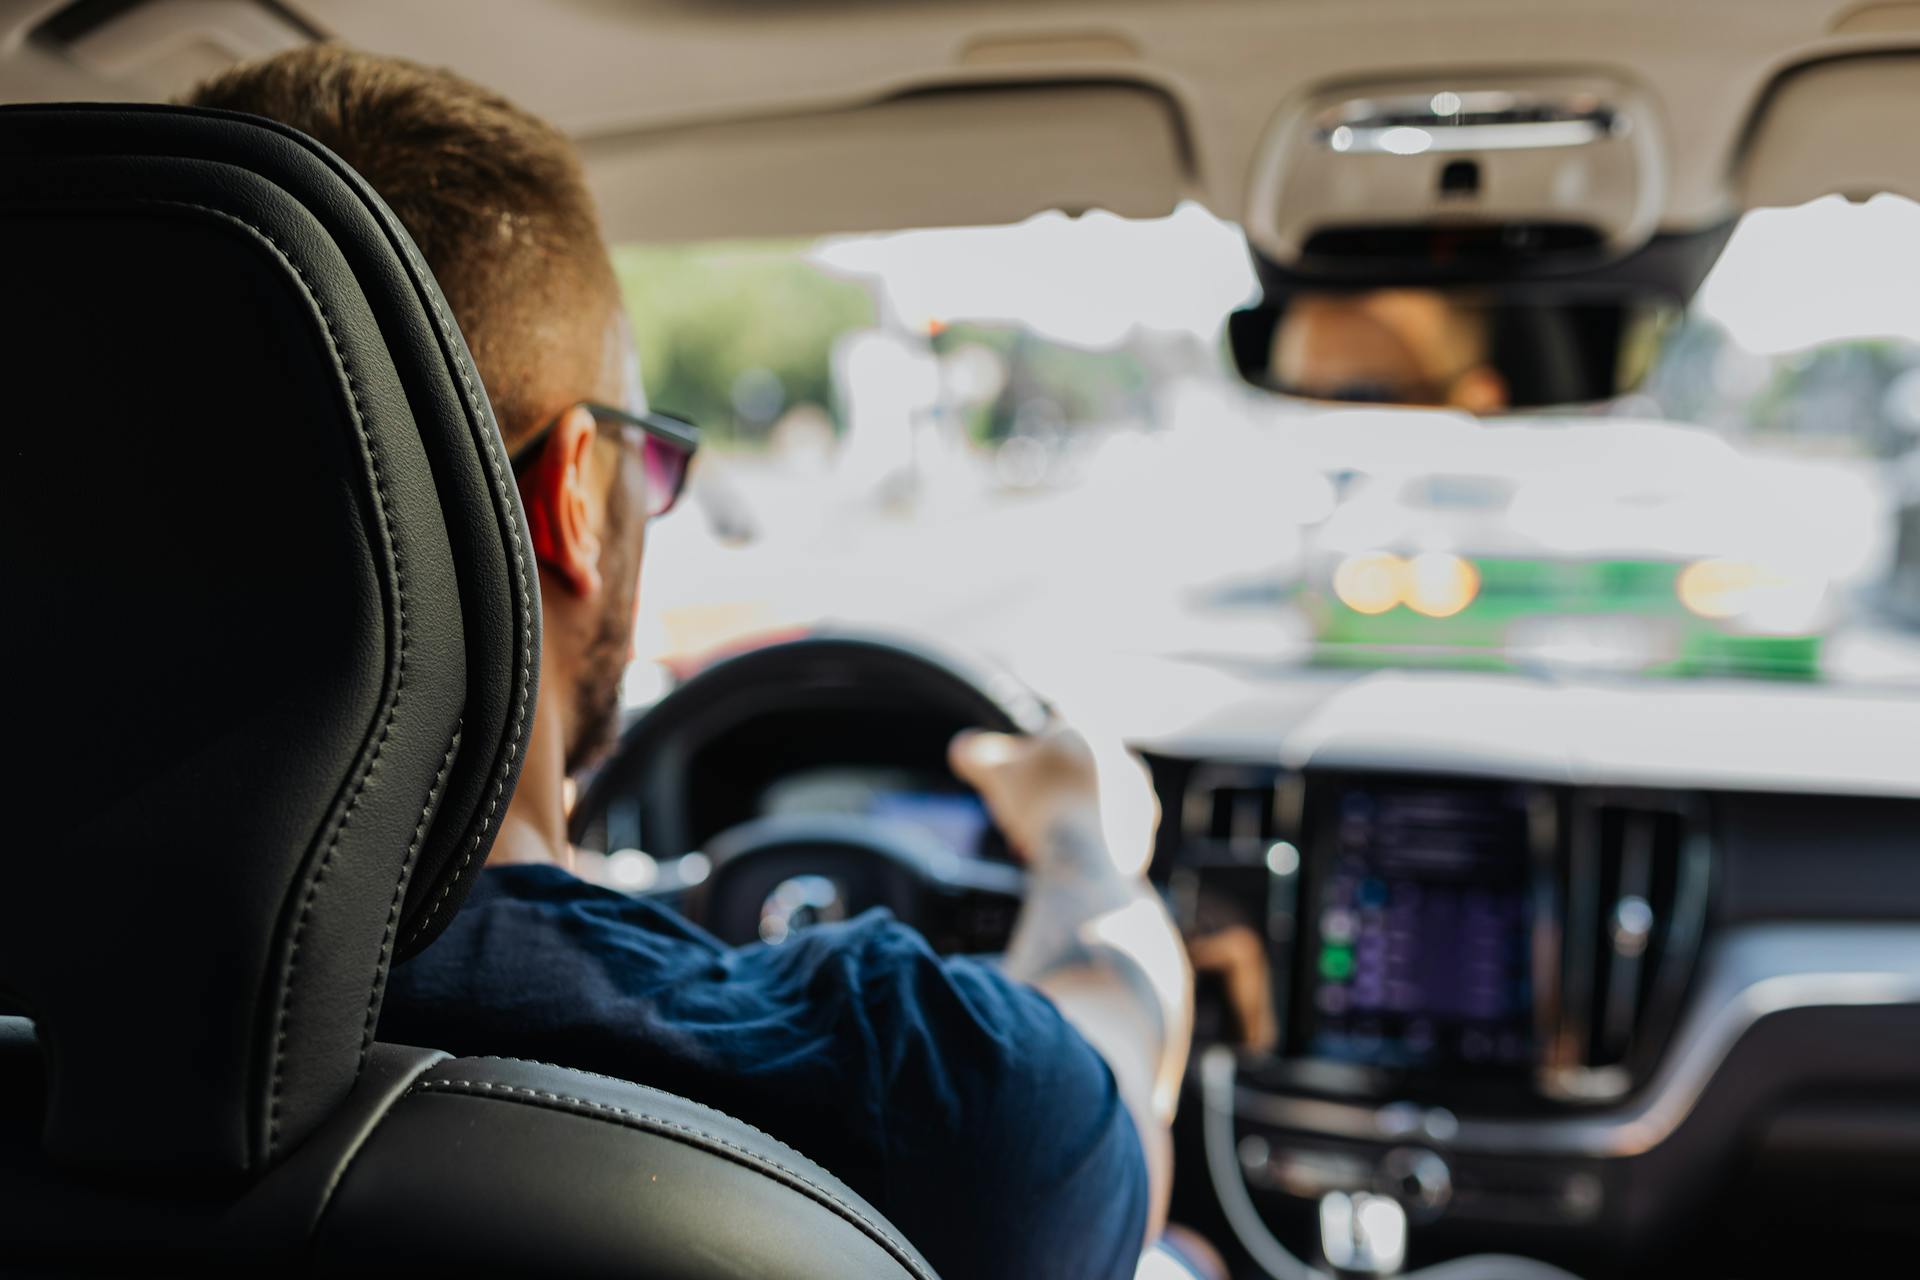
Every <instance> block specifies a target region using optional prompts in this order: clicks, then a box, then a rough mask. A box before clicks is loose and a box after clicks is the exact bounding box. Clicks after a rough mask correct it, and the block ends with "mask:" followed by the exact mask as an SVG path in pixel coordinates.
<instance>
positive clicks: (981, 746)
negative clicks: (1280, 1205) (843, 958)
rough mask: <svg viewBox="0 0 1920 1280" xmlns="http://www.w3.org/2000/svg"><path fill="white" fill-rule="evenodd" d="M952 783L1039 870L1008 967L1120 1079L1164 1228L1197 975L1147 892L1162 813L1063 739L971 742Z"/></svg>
mask: <svg viewBox="0 0 1920 1280" xmlns="http://www.w3.org/2000/svg"><path fill="white" fill-rule="evenodd" d="M948 754H949V757H950V759H951V761H952V764H953V771H954V773H955V774H957V775H958V776H959V777H960V778H961V780H962V781H965V782H967V783H968V784H970V785H971V786H973V787H974V788H975V789H976V790H978V791H979V792H980V796H981V798H982V799H983V800H984V801H985V802H986V805H987V810H988V812H989V813H991V814H992V815H993V820H994V822H995V823H996V824H998V826H999V827H1000V830H1001V832H1002V833H1003V834H1005V835H1006V837H1007V841H1008V843H1009V844H1011V845H1012V846H1013V848H1014V850H1015V852H1016V853H1018V854H1019V855H1020V857H1021V858H1022V859H1024V860H1025V861H1026V863H1027V866H1028V868H1029V871H1030V874H1029V878H1028V888H1027V898H1026V902H1025V904H1024V905H1023V906H1022V908H1021V911H1020V918H1019V920H1018V922H1017V923H1016V924H1015V925H1014V930H1013V937H1012V939H1011V941H1010V942H1009V943H1008V946H1007V954H1006V959H1005V967H1006V970H1007V972H1008V973H1010V974H1011V975H1013V976H1014V977H1016V978H1019V979H1022V980H1023V981H1026V982H1029V983H1031V984H1032V985H1033V986H1035V987H1036V988H1038V989H1039V990H1040V991H1042V992H1044V993H1046V995H1047V996H1048V998H1049V999H1051V1000H1052V1001H1053V1003H1054V1005H1055V1007H1057V1008H1058V1009H1059V1010H1060V1013H1061V1014H1062V1016H1064V1017H1065V1018H1066V1019H1067V1020H1068V1021H1069V1022H1071V1023H1073V1025H1074V1027H1075V1028H1076V1029H1077V1030H1078V1031H1079V1032H1080V1034H1081V1035H1082V1036H1084V1037H1086V1040H1087V1042H1088V1043H1089V1044H1091V1045H1092V1046H1093V1047H1094V1049H1095V1050H1096V1051H1098V1052H1099V1054H1100V1056H1101V1057H1103V1058H1105V1059H1106V1062H1107V1065H1108V1067H1110V1068H1111V1069H1112V1071H1113V1078H1114V1082H1115V1084H1116V1085H1117V1086H1118V1087H1119V1090H1120V1096H1121V1097H1122V1099H1124V1100H1125V1102H1126V1105H1127V1109H1128V1111H1129V1112H1131V1113H1132V1115H1133V1121H1134V1127H1135V1129H1136V1130H1138V1131H1139V1134H1140V1143H1141V1147H1142V1149H1143V1151H1144V1153H1145V1155H1146V1160H1147V1171H1148V1177H1149V1182H1150V1184H1151V1187H1152V1211H1151V1213H1150V1215H1149V1233H1148V1238H1149V1239H1151V1238H1153V1236H1154V1235H1156V1234H1157V1233H1158V1231H1159V1229H1160V1227H1161V1225H1162V1224H1163V1223H1164V1221H1165V1214H1166V1205H1167V1196H1168V1192H1169V1189H1170V1187H1171V1183H1172V1176H1173V1169H1172V1142H1171V1136H1170V1133H1169V1128H1168V1126H1169V1125H1170V1124H1171V1123H1172V1120H1173V1109H1174V1103H1175V1101H1176V1099H1177V1098H1178V1094H1179V1085H1180V1077H1181V1075H1182V1074H1183V1073H1184V1072H1185V1069H1186V1061H1187V1049H1188V1045H1189V1041H1190V1040H1191V1039H1192V1035H1193V975H1192V971H1191V970H1190V969H1189V967H1188V965H1187V958H1186V953H1185V951H1184V950H1183V949H1182V947H1181V945H1180V936H1179V933H1178V931H1177V930H1175V928H1174V927H1173V922H1172V920H1170V919H1169V918H1168V917H1167V913H1166V910H1165V908H1164V907H1162V906H1161V904H1160V899H1159V897H1158V896H1157V895H1156V894H1155V893H1154V891H1153V889H1152V888H1151V887H1150V886H1149V885H1148V884H1147V883H1146V881H1145V880H1144V879H1143V878H1142V874H1141V873H1142V871H1143V870H1144V869H1145V867H1146V864H1147V859H1148V857H1149V856H1150V854H1151V852H1152V848H1153V830H1154V826H1155V824H1156V822H1157V820H1158V807H1157V805H1156V804H1155V802H1154V798H1153V788H1152V786H1151V785H1150V784H1149V782H1148V779H1147V776H1146V772H1145V770H1144V769H1143V768H1142V767H1141V765H1140V762H1139V761H1138V760H1136V759H1134V758H1133V757H1132V756H1129V755H1128V754H1127V753H1126V752H1125V750H1124V749H1122V748H1120V747H1119V746H1118V745H1117V744H1116V745H1114V746H1111V747H1107V748H1106V749H1104V750H1103V749H1101V748H1097V747H1094V746H1091V745H1089V744H1088V742H1087V740H1086V739H1085V738H1083V737H1081V736H1080V735H1079V734H1078V733H1075V732H1074V731H1073V730H1071V729H1068V728H1066V727H1064V726H1055V727H1054V728H1051V729H1049V730H1047V731H1046V732H1044V733H1041V734H1039V735H1036V736H1034V737H1031V738H1022V737H1014V736H1010V735H1007V734H998V733H963V734H961V735H960V736H959V737H958V738H956V739H954V742H953V746H952V748H951V750H950V751H949V753H948Z"/></svg>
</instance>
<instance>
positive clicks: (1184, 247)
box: [813, 196, 1920, 355]
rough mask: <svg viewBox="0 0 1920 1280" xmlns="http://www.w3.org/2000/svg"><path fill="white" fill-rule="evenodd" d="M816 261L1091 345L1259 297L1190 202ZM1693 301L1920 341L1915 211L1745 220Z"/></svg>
mask: <svg viewBox="0 0 1920 1280" xmlns="http://www.w3.org/2000/svg"><path fill="white" fill-rule="evenodd" d="M813 256H814V258H815V260H816V261H818V262H820V263H821V264H822V265H823V266H826V267H828V268H829V269H831V270H834V271H838V272H844V273H846V274H849V275H859V276H871V277H876V278H877V279H878V281H879V283H880V287H881V291H882V294H883V297H884V299H885V303H886V305H887V306H888V308H889V309H890V311H891V313H892V317H893V318H894V319H897V320H899V321H900V322H902V323H904V324H905V325H907V326H908V327H910V328H920V327H923V326H924V325H925V324H926V323H927V322H928V321H932V320H939V321H953V320H1004V321H1012V322H1017V323H1020V324H1022V325H1025V326H1026V327H1028V328H1030V329H1033V330H1034V331H1035V332H1037V333H1039V334H1041V335H1043V336H1045V337H1048V338H1052V339H1055V340H1057V341H1060V342H1065V343H1070V344H1072V345H1075V346H1080V347H1089V348H1095V349H1099V348H1108V347H1112V346H1114V345H1116V344H1118V343H1119V342H1121V341H1123V340H1124V339H1125V338H1126V336H1127V334H1128V333H1129V332H1130V331H1131V330H1132V329H1134V328H1135V327H1136V326H1138V327H1143V328H1149V329H1156V330H1160V331H1164V332H1173V333H1188V334H1192V335H1193V336H1195V337H1197V338H1199V339H1201V340H1203V341H1209V342H1210V341H1212V340H1213V339H1214V338H1215V337H1216V336H1217V335H1218V333H1219V330H1220V326H1221V324H1222V323H1223V322H1224V319H1225V317H1226V314H1227V313H1228V312H1229V311H1231V310H1233V309H1234V308H1235V307H1238V306H1240V305H1242V304H1244V303H1245V302H1246V301H1248V300H1249V299H1250V298H1252V297H1253V296H1254V295H1255V292H1256V286H1255V281H1254V275H1253V268H1252V264H1251V263H1250V261H1249V259H1248V256H1247V249H1246V245H1245V242H1244V241H1243V240H1242V239H1241V236H1240V232H1239V229H1238V228H1236V227H1235V226H1234V225H1233V224H1231V223H1228V222H1223V221H1222V220H1220V219H1219V218H1216V217H1215V216H1213V215H1212V214H1211V213H1209V212H1207V211H1206V210H1205V209H1203V208H1201V207H1200V206H1199V205H1196V204H1192V203H1185V204H1182V205H1181V206H1180V207H1179V208H1178V209H1177V210H1175V211H1174V213H1172V214H1171V215H1170V216H1168V217H1165V218H1149V219H1126V218H1119V217H1115V216H1114V215H1112V214H1106V213H1092V214H1088V215H1085V216H1083V217H1079V218H1071V217H1068V216H1067V215H1065V214H1061V213H1046V214H1040V215H1038V216H1036V217H1033V218H1029V219H1028V220H1027V221H1025V222H1022V223H1018V224H1016V225H1013V226H1007V227H964V228H954V229H944V230H925V231H903V232H895V233H890V234H886V235H873V236H845V237H837V238H834V239H830V240H826V241H823V242H822V243H821V244H820V245H819V246H818V247H817V248H816V249H815V250H814V255H813ZM1695 310H1696V311H1698V312H1700V313H1702V314H1704V315H1706V316H1709V317H1711V318H1712V319H1714V320H1717V321H1719V322H1720V323H1721V324H1722V325H1724V326H1725V327H1726V328H1727V329H1728V331H1729V332H1730V334H1731V335H1732V337H1733V339H1734V340H1735V341H1736V342H1738V343H1739V344H1740V345H1741V346H1743V347H1745V348H1747V349H1748V350H1750V351H1753V352H1756V353H1759V354H1763V355H1773V354H1778V353H1781V352H1787V351H1795V350H1801V349H1804V348H1806V347H1810V346H1815V345H1817V344H1819V343H1822V342H1831V341H1836V340H1839V339H1844V338H1859V337H1898V338H1904V339H1907V340H1909V341H1914V342H1920V204H1915V203H1913V202H1912V201H1909V200H1905V199H1901V198H1899V197H1895V196H1879V197H1876V198H1875V199H1873V200H1871V201H1868V202H1866V203H1864V204H1850V203H1848V202H1847V201H1846V200H1844V199H1842V198H1841V197H1839V196H1830V197H1827V198H1826V199H1823V200H1816V201H1814V202H1812V203H1810V204H1806V205H1802V206H1800V207H1798V208H1794V209H1762V210H1757V211H1755V212H1753V213H1750V214H1748V215H1747V217H1746V218H1745V219H1744V220H1743V221H1742V222H1741V224H1740V226H1739V227H1738V228H1737V229H1736V230H1735V232H1734V234H1733V238H1732V239H1731V240H1730V241H1729V242H1728V244H1727V247H1726V251H1725V252H1724V253H1723V254H1722V255H1721V258H1720V261H1719V263H1718V264H1716V266H1715V267H1714V269H1713V271H1712V272H1711V274H1709V276H1708V277H1707V280H1706V283H1705V284H1704V285H1703V286H1702V288H1701V290H1700V293H1699V296H1698V297H1697V298H1696V299H1695Z"/></svg>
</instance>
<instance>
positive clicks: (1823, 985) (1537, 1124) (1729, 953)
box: [1232, 924, 1920, 1159]
mask: <svg viewBox="0 0 1920 1280" xmlns="http://www.w3.org/2000/svg"><path fill="white" fill-rule="evenodd" d="M1703 960H1704V963H1703V971H1702V974H1701V981H1700V986H1699V989H1698V991H1697V993H1696V995H1695V997H1694V998H1693V999H1692V1000H1691V1001H1690V1002H1689V1004H1688V1008H1687V1012H1686V1014H1685V1015H1684V1016H1683V1018H1682V1020H1681V1023H1680V1025H1679V1027H1678V1028H1676V1030H1675V1032H1674V1036H1673V1039H1672V1042H1671V1044H1670V1047H1669V1051H1668V1053H1667V1055H1666V1057H1665V1059H1664V1061H1663V1063H1662V1065H1661V1067H1660V1069H1659V1070H1657V1071H1656V1072H1655V1073H1654V1075H1653V1077H1652V1079H1651V1080H1649V1081H1648V1083H1647V1085H1646V1087H1645V1089H1644V1090H1643V1091H1642V1092H1641V1094H1640V1095H1639V1097H1638V1100H1637V1101H1635V1102H1633V1103H1631V1104H1629V1105H1628V1106H1626V1107H1622V1108H1616V1109H1612V1110H1609V1111H1605V1112H1600V1113H1592V1114H1586V1115H1577V1116H1560V1117H1552V1118H1546V1119H1498V1118H1492V1117H1480V1116H1460V1117H1457V1118H1455V1117H1452V1116H1451V1115H1450V1114H1448V1113H1445V1112H1444V1111H1442V1110H1441V1109H1438V1108H1435V1109H1432V1110H1431V1111H1429V1112H1428V1113H1427V1116H1428V1120H1429V1121H1430V1123H1428V1124H1426V1125H1425V1126H1424V1128H1425V1130H1426V1132H1425V1134H1424V1137H1425V1139H1426V1140H1427V1141H1429V1142H1431V1144H1432V1145H1433V1146H1434V1147H1435V1148H1436V1149H1439V1150H1443V1151H1449V1150H1450V1151H1463V1152H1479V1153H1487V1154H1503V1155H1516V1154H1526V1155H1565V1156H1583V1157H1594V1158H1614V1159H1618V1158H1623V1157H1630V1156H1637V1155H1643V1154H1645V1153H1646V1152H1648V1151H1651V1150H1652V1149H1653V1148H1654V1147H1657V1146H1659V1145H1660V1144H1661V1143H1662V1142H1665V1141H1666V1140H1667V1139H1668V1138H1669V1137H1671V1136H1672V1135H1673V1133H1674V1132H1675V1131H1676V1130H1678V1129H1679V1128H1680V1126H1681V1125H1682V1124H1683V1123H1685V1121H1686V1119H1687V1117H1688V1116H1689V1115H1691V1114H1692V1112H1693V1109H1694V1107H1695V1106H1696V1105H1697V1104H1698V1102H1699V1101H1700V1098H1701V1096H1702V1095H1703V1094H1704V1093H1705V1092H1706V1090H1707V1087H1708V1085H1709V1083H1710V1082H1711V1081H1712V1079H1713V1076H1714V1073H1715V1072H1716V1071H1717V1070H1718V1069H1719V1068H1720V1066H1721V1064H1722V1063H1723V1062H1725V1060H1726V1059H1727V1057H1728V1055H1729V1054H1730V1053H1731V1052H1732V1051H1733V1048H1734V1046H1735V1045H1736V1044H1737V1043H1738V1042H1739V1041H1740V1039H1741V1038H1742V1037H1743V1036H1745V1035H1746V1033H1747V1032H1748V1031H1749V1030H1751V1029H1752V1027H1753V1026H1754V1025H1755V1024H1756V1023H1758V1022H1759V1021H1760V1020H1761V1019H1763V1018H1766V1017H1768V1016H1769V1015H1771V1014H1775V1013H1781V1012H1785V1011H1789V1010H1798V1009H1814V1008H1832V1007H1849V1006H1851V1007H1859V1006H1895V1005H1920V925H1905V924H1888V925H1871V926H1866V925H1860V924H1845V925H1755V926H1748V927H1744V928H1741V929H1738V930H1735V931H1733V932H1730V933H1729V934H1727V935H1726V936H1724V937H1723V938H1721V939H1720V940H1719V941H1718V942H1717V943H1715V944H1714V945H1713V946H1711V947H1710V948H1709V949H1708V952H1707V954H1706V955H1705V957H1704V958H1703ZM1232 1098H1233V1103H1232V1105H1233V1110H1234V1113H1235V1114H1236V1115H1237V1116H1238V1117H1240V1118H1242V1119H1247V1120H1253V1121H1257V1122H1260V1123H1263V1124H1270V1125H1276V1126H1279V1127H1282V1128H1287V1129H1295V1130H1300V1131H1303V1132H1307V1133H1314V1134H1320V1135H1325V1136H1331V1137H1341V1138H1351V1139H1358V1140H1363V1141H1374V1142H1393V1141H1400V1140H1404V1138H1405V1136H1406V1133H1407V1128H1406V1116H1407V1114H1408V1112H1409V1109H1410V1106H1412V1109H1414V1110H1420V1108H1418V1107H1417V1106H1413V1104H1409V1103H1407V1102H1405V1101H1395V1102H1388V1103H1386V1104H1384V1105H1371V1104H1361V1103H1351V1102H1342V1101H1336V1100H1331V1099H1322V1098H1303V1097H1293V1096H1287V1095H1281V1094H1276V1093H1271V1092H1268V1091H1265V1090H1260V1089H1252V1088H1248V1087H1246V1086H1244V1085H1239V1084H1237V1083H1236V1084H1235V1086H1234V1088H1233V1095H1232ZM1435 1113H1438V1114H1435Z"/></svg>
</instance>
